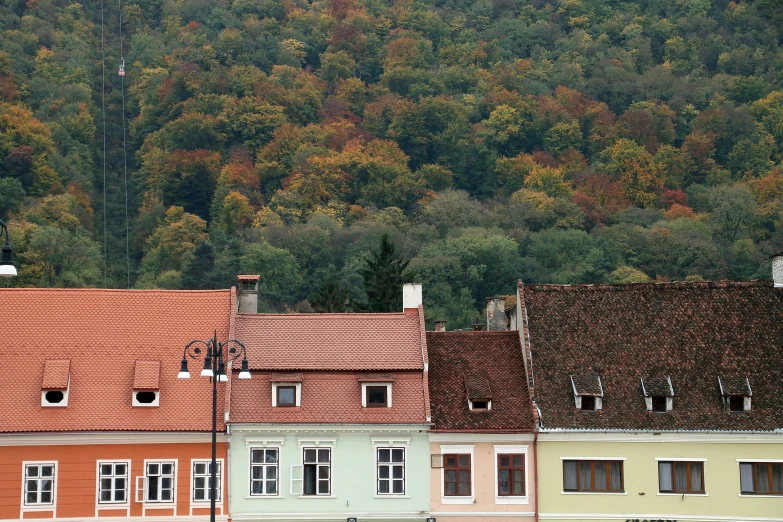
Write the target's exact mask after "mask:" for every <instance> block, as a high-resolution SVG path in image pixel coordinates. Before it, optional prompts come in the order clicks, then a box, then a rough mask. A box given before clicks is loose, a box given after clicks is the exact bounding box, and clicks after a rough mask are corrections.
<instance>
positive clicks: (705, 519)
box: [538, 513, 783, 522]
mask: <svg viewBox="0 0 783 522" xmlns="http://www.w3.org/2000/svg"><path fill="white" fill-rule="evenodd" d="M538 517H539V518H540V519H541V520H621V521H626V520H629V519H630V520H660V519H663V520H696V521H699V522H783V518H781V517H743V516H721V515H679V514H661V513H656V514H645V513H539V515H538Z"/></svg>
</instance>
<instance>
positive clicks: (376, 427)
mask: <svg viewBox="0 0 783 522" xmlns="http://www.w3.org/2000/svg"><path fill="white" fill-rule="evenodd" d="M230 426H231V433H232V434H239V435H245V434H251V433H253V434H257V433H264V434H267V433H276V434H277V433H335V432H337V433H425V432H427V431H428V430H429V425H427V424H231V425H230Z"/></svg>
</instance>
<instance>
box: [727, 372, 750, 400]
mask: <svg viewBox="0 0 783 522" xmlns="http://www.w3.org/2000/svg"><path fill="white" fill-rule="evenodd" d="M718 387H719V388H720V394H721V395H723V396H724V397H751V396H752V395H753V390H751V388H750V379H749V378H748V377H747V376H746V375H743V376H736V375H735V376H727V375H719V376H718Z"/></svg>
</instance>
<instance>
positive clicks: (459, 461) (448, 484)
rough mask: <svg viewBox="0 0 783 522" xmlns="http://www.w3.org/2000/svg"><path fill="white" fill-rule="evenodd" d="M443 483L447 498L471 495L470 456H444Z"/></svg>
mask: <svg viewBox="0 0 783 522" xmlns="http://www.w3.org/2000/svg"><path fill="white" fill-rule="evenodd" d="M443 482H444V484H443V491H444V492H445V494H446V496H447V497H469V496H470V495H471V480H470V454H462V455H443Z"/></svg>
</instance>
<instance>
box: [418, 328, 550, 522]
mask: <svg viewBox="0 0 783 522" xmlns="http://www.w3.org/2000/svg"><path fill="white" fill-rule="evenodd" d="M427 349H428V353H429V356H430V366H429V371H430V377H429V385H430V401H431V404H432V421H433V423H434V426H433V429H432V431H431V432H430V454H431V461H432V462H431V474H430V484H431V485H430V490H431V496H432V498H431V515H432V516H433V517H436V518H437V519H438V520H439V521H441V522H443V521H444V520H453V521H455V522H456V521H459V522H474V521H475V522H479V521H486V520H488V519H491V518H494V517H502V519H503V520H504V521H515V522H517V521H519V522H522V521H525V522H528V521H530V522H532V521H533V520H534V517H535V510H536V497H537V494H536V484H535V477H536V471H535V470H536V462H535V438H534V419H533V413H532V410H531V406H530V398H529V393H528V386H527V382H526V380H525V375H526V372H525V367H524V360H523V357H522V348H521V345H520V341H519V332H517V331H491V332H427Z"/></svg>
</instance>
